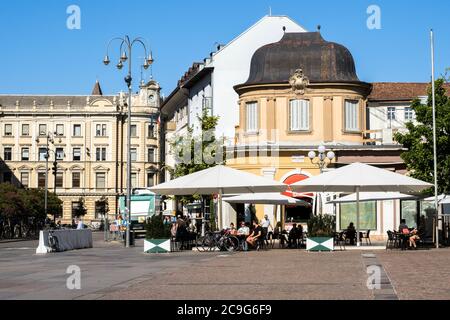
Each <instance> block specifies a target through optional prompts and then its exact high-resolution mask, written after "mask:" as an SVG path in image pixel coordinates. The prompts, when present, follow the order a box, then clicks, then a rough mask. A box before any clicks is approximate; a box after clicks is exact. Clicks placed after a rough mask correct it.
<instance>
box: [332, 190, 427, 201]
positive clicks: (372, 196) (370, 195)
mask: <svg viewBox="0 0 450 320" xmlns="http://www.w3.org/2000/svg"><path fill="white" fill-rule="evenodd" d="M418 198H419V197H417V196H414V195H410V194H403V193H400V192H360V193H359V201H360V202H363V201H381V200H394V199H400V200H416V199H418ZM349 202H356V193H353V194H349V195H347V196H344V197H340V198H337V199H334V200H331V201H328V202H327V203H349Z"/></svg>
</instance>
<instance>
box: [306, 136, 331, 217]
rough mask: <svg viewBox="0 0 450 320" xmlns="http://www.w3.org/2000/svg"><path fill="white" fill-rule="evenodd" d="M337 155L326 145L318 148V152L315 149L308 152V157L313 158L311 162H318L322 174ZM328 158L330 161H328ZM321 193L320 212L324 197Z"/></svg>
mask: <svg viewBox="0 0 450 320" xmlns="http://www.w3.org/2000/svg"><path fill="white" fill-rule="evenodd" d="M335 157H336V155H335V154H334V152H333V151H328V152H327V148H325V146H323V145H321V146H319V147H318V148H317V153H316V152H315V151H313V150H311V151H310V152H309V153H308V158H309V159H311V163H313V164H317V165H318V166H319V169H320V174H322V173H323V171H324V169H325V168H326V167H327V165H328V164H329V163H330V162H331V161H333V159H334V158H335ZM327 160H328V161H327ZM318 195H319V204H320V212H321V213H322V199H321V196H320V193H318Z"/></svg>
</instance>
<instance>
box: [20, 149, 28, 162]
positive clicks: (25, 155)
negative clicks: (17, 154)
mask: <svg viewBox="0 0 450 320" xmlns="http://www.w3.org/2000/svg"><path fill="white" fill-rule="evenodd" d="M21 159H22V161H29V160H30V149H29V148H22V151H21Z"/></svg>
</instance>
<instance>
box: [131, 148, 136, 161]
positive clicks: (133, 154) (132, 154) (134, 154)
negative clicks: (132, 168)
mask: <svg viewBox="0 0 450 320" xmlns="http://www.w3.org/2000/svg"><path fill="white" fill-rule="evenodd" d="M130 153H131V161H137V149H136V148H131V150H130Z"/></svg>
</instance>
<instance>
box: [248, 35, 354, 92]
mask: <svg viewBox="0 0 450 320" xmlns="http://www.w3.org/2000/svg"><path fill="white" fill-rule="evenodd" d="M298 69H302V71H303V74H304V75H305V76H306V77H308V79H309V81H310V82H312V83H314V82H316V83H317V82H359V79H358V76H357V75H356V69H355V62H354V60H353V57H352V54H351V53H350V51H349V50H348V49H347V48H345V47H344V46H342V45H340V44H337V43H333V42H327V41H325V40H324V39H323V38H322V36H321V35H320V33H319V32H299V33H286V34H285V35H284V37H283V38H282V39H281V40H280V41H279V42H276V43H272V44H268V45H265V46H263V47H261V48H259V49H258V50H257V51H256V52H255V54H254V55H253V58H252V62H251V68H250V76H249V78H248V80H247V82H246V83H245V84H243V85H251V84H271V83H286V82H288V81H289V78H290V77H291V76H292V75H293V74H294V73H295V71H296V70H298Z"/></svg>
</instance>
